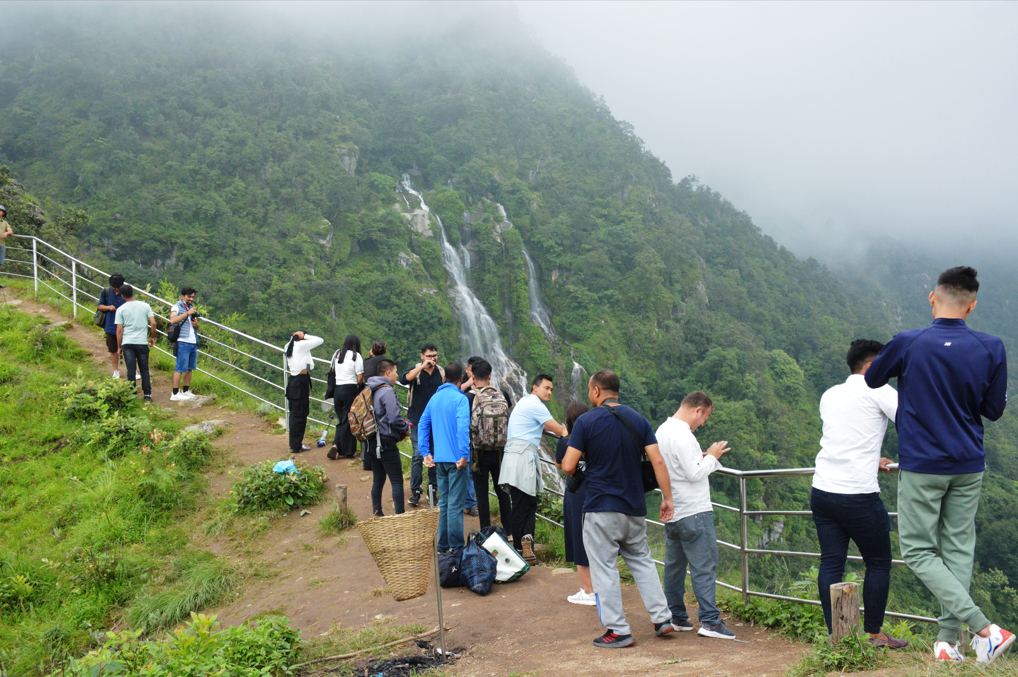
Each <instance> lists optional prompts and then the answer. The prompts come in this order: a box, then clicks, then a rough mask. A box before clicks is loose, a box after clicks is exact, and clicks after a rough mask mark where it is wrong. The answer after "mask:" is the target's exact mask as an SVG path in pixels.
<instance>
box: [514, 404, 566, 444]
mask: <svg viewBox="0 0 1018 677" xmlns="http://www.w3.org/2000/svg"><path fill="white" fill-rule="evenodd" d="M554 418H555V417H554V416H552V415H551V412H550V411H548V407H547V405H545V403H544V402H542V401H541V398H540V397H538V396H537V395H533V394H531V395H527V396H526V397H524V398H523V399H521V400H520V401H519V402H517V403H516V406H515V407H513V410H512V413H511V414H509V427H508V428H507V429H506V438H507V439H510V440H524V441H526V442H530V443H531V444H533V445H534V446H535V447H539V446H541V435H543V434H544V424H545V423H547V422H548V421H551V420H553V419H554Z"/></svg>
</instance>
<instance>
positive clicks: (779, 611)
mask: <svg viewBox="0 0 1018 677" xmlns="http://www.w3.org/2000/svg"><path fill="white" fill-rule="evenodd" d="M718 607H719V608H722V609H724V610H726V611H728V612H729V613H731V614H732V615H733V616H736V617H738V618H741V619H743V620H746V621H752V622H754V623H758V624H760V625H762V626H764V627H767V628H775V629H776V630H777V631H778V632H780V633H781V634H782V635H785V636H786V637H790V638H792V639H796V640H799V641H806V642H813V641H815V640H816V639H817V638H818V637H823V638H825V639H826V637H827V624H826V622H824V612H823V610H822V609H821V608H820V607H818V606H811V605H806V604H796V603H795V602H785V601H779V600H769V599H767V600H765V599H751V600H749V601H748V602H743V601H742V600H738V599H734V598H731V597H727V596H725V597H719V598H718Z"/></svg>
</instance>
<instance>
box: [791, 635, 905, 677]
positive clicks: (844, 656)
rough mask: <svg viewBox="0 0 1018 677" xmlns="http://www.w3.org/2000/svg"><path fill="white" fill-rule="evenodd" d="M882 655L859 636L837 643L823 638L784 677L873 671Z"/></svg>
mask: <svg viewBox="0 0 1018 677" xmlns="http://www.w3.org/2000/svg"><path fill="white" fill-rule="evenodd" d="M885 654H886V651H881V650H878V649H877V648H876V647H874V646H873V645H872V644H870V643H869V642H868V641H867V640H866V639H865V638H864V637H863V636H862V635H852V636H851V637H846V638H845V639H843V640H841V641H840V642H838V643H837V644H832V643H831V642H829V641H827V640H826V639H825V640H824V641H822V642H819V643H818V644H817V645H816V649H815V650H814V652H813V653H812V654H810V655H808V656H804V657H803V659H802V660H801V661H799V662H798V663H797V664H796V665H794V666H792V669H791V670H789V671H788V677H824V675H826V674H827V673H829V672H863V671H864V670H874V669H876V668H877V667H878V666H879V665H880V663H881V662H882V661H883V660H884V658H885Z"/></svg>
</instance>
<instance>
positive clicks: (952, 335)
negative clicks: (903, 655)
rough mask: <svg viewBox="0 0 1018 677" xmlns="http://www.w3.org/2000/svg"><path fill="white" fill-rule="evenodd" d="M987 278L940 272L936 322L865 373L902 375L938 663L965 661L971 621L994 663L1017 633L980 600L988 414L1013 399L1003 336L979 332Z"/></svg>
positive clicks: (915, 564)
mask: <svg viewBox="0 0 1018 677" xmlns="http://www.w3.org/2000/svg"><path fill="white" fill-rule="evenodd" d="M977 291H979V281H978V280H977V279H976V271H975V270H973V269H972V268H968V267H963V266H958V267H956V268H951V269H949V270H946V271H944V272H943V273H941V275H940V277H939V278H938V279H937V287H936V289H934V291H933V292H932V293H931V294H930V305H931V306H932V307H933V324H932V325H930V326H929V327H926V328H924V329H912V330H909V331H903V332H901V333H900V334H898V335H897V336H895V337H894V338H893V339H892V340H891V342H890V343H888V344H887V346H886V347H885V348H884V350H883V351H882V352H881V353H880V354H879V355H878V356H877V357H876V359H874V360H873V363H872V364H871V365H870V368H869V369H868V370H867V371H866V375H865V378H866V383H867V385H869V387H870V388H879V387H881V386H883V385H885V384H886V383H887V382H888V380H889V379H891V378H893V377H895V376H897V377H898V413H897V417H896V419H895V425H896V426H897V429H898V457H899V463H900V469H901V473H900V476H899V480H898V535H899V538H900V540H901V554H902V557H904V559H905V562H906V563H907V564H908V566H909V568H910V569H912V571H914V572H915V574H916V576H918V577H919V580H921V581H922V582H923V584H925V585H926V587H927V588H929V590H930V592H932V593H933V594H934V596H936V598H937V599H939V600H940V603H941V607H942V613H941V616H940V618H939V619H938V620H939V624H940V633H939V635H938V638H937V640H938V641H937V642H936V643H935V644H934V646H933V654H934V656H935V657H936V658H937V660H943V661H961V660H964V658H963V656H962V654H961V652H959V651H958V648H957V643H958V632H959V631H960V630H961V626H962V624H963V623H964V624H966V625H968V627H969V628H970V629H971V630H972V631H973V632H975V633H977V636H976V637H973V639H972V648H973V649H974V650H975V652H976V657H977V660H978V661H979V662H981V663H989V662H992V661H993V660H994V659H996V658H997V657H998V656H999V655H1000V654H1002V653H1003V652H1004V651H1006V650H1007V648H1008V647H1009V646H1011V644H1012V643H1014V639H1015V636H1014V635H1013V634H1012V633H1010V632H1008V631H1007V630H1003V629H1001V628H1000V627H998V626H996V625H993V624H991V623H990V621H989V619H988V618H987V617H986V616H985V615H984V614H983V612H982V611H981V610H980V609H979V607H978V606H976V604H975V602H973V601H972V597H971V596H970V595H969V583H970V579H971V578H972V563H973V559H974V553H975V546H976V528H975V519H976V510H977V509H978V507H979V495H980V492H981V489H982V482H983V471H984V470H985V469H986V452H985V451H984V450H983V423H982V419H983V417H985V418H988V419H990V420H991V421H996V420H997V419H998V418H1000V416H1001V415H1002V414H1003V413H1004V406H1005V405H1006V403H1007V357H1006V355H1005V352H1004V344H1003V342H1002V341H1001V340H1000V339H999V338H997V337H996V336H990V335H989V334H981V333H979V332H976V331H972V330H971V329H969V328H968V326H966V324H965V319H966V318H967V317H968V315H969V313H971V312H972V311H973V310H975V308H976V292H977Z"/></svg>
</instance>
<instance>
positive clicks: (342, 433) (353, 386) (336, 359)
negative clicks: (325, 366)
mask: <svg viewBox="0 0 1018 677" xmlns="http://www.w3.org/2000/svg"><path fill="white" fill-rule="evenodd" d="M332 371H333V372H335V374H336V390H335V393H334V396H333V405H334V406H335V408H336V416H338V417H339V421H338V422H337V423H336V439H335V442H334V443H333V445H332V448H331V449H329V453H328V457H329V459H330V460H333V461H335V460H336V459H337V458H353V457H354V456H355V455H356V454H357V440H356V439H355V438H354V436H353V433H352V432H350V422H349V421H348V420H347V414H349V413H350V405H352V404H353V398H355V397H356V396H357V393H359V392H360V386H361V383H363V381H364V358H363V357H361V340H360V339H359V338H357V337H356V336H355V335H353V334H350V335H349V336H347V337H346V340H345V341H343V347H342V348H340V349H339V350H337V351H336V354H335V355H333V356H332Z"/></svg>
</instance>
